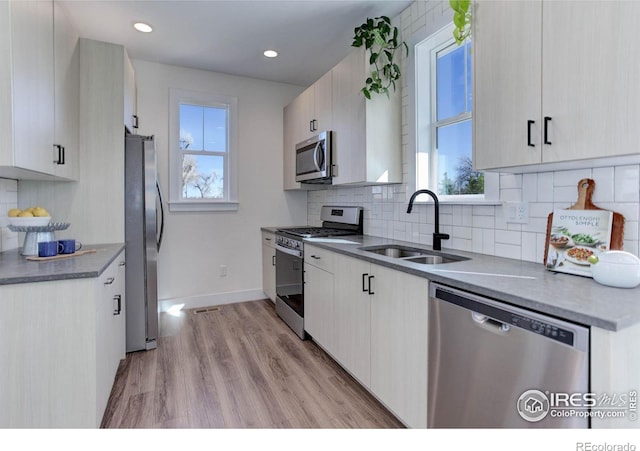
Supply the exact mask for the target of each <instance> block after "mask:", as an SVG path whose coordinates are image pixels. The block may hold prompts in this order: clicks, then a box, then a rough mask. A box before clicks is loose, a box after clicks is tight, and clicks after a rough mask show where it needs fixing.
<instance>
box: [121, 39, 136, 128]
mask: <svg viewBox="0 0 640 451" xmlns="http://www.w3.org/2000/svg"><path fill="white" fill-rule="evenodd" d="M125 53H126V52H125ZM124 125H125V127H127V129H128V130H129V132H130V133H134V134H135V133H137V131H138V97H137V91H136V73H135V70H134V69H133V64H131V60H130V59H129V57H128V55H127V56H125V59H124Z"/></svg>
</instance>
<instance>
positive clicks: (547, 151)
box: [473, 1, 640, 169]
mask: <svg viewBox="0 0 640 451" xmlns="http://www.w3.org/2000/svg"><path fill="white" fill-rule="evenodd" d="M567 17H571V20H566V18H567ZM638 17H640V4H638V3H637V2H625V1H612V2H584V3H581V4H580V8H575V5H574V4H573V3H572V2H556V1H527V2H492V1H482V2H477V3H476V4H475V5H474V38H473V39H474V50H473V55H474V106H473V110H474V137H475V143H474V164H475V167H476V168H477V169H496V168H514V169H515V168H517V167H519V166H527V165H532V164H541V163H558V162H565V161H573V160H580V159H595V158H601V157H610V156H621V155H633V154H636V155H637V154H638V150H637V143H638V140H639V139H640V129H638V127H634V126H632V125H631V123H630V120H631V118H634V117H638V115H639V114H640V104H638V102H636V101H635V100H634V99H637V98H638V97H639V95H640V87H638V86H637V83H636V80H637V79H638V77H639V76H640V58H639V57H638V55H639V54H640V42H638V40H637V39H635V36H634V31H633V30H634V25H635V23H636V22H637V18H638ZM496 30H499V31H500V32H499V33H496ZM504 36H517V38H513V39H504ZM545 129H546V130H545ZM529 130H530V133H529Z"/></svg>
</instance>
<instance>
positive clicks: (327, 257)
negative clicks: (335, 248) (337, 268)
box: [304, 244, 333, 274]
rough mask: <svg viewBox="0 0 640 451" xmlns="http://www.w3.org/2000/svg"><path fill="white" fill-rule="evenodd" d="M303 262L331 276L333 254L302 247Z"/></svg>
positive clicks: (323, 250)
mask: <svg viewBox="0 0 640 451" xmlns="http://www.w3.org/2000/svg"><path fill="white" fill-rule="evenodd" d="M304 262H305V263H306V264H308V265H311V266H315V267H316V268H320V269H324V270H325V271H327V272H329V273H331V274H333V252H331V251H328V250H325V249H320V248H318V247H314V246H309V245H308V244H305V245H304Z"/></svg>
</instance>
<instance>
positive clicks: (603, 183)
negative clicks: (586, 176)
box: [591, 167, 615, 204]
mask: <svg viewBox="0 0 640 451" xmlns="http://www.w3.org/2000/svg"><path fill="white" fill-rule="evenodd" d="M591 178H592V179H593V180H594V181H595V182H596V188H595V190H594V191H593V201H594V202H595V203H596V204H597V203H598V202H613V201H614V192H615V190H614V168H613V167H607V168H594V169H593V172H592V174H591Z"/></svg>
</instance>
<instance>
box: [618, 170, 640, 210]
mask: <svg viewBox="0 0 640 451" xmlns="http://www.w3.org/2000/svg"><path fill="white" fill-rule="evenodd" d="M614 184H615V201H616V202H638V200H639V197H640V169H639V167H638V166H637V165H632V166H618V167H616V168H615V182H614Z"/></svg>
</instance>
